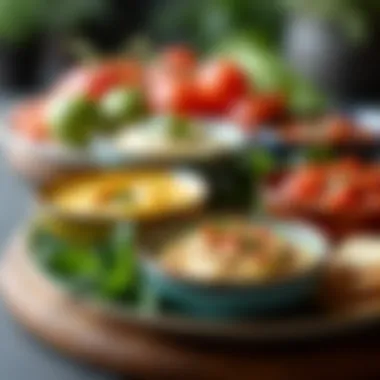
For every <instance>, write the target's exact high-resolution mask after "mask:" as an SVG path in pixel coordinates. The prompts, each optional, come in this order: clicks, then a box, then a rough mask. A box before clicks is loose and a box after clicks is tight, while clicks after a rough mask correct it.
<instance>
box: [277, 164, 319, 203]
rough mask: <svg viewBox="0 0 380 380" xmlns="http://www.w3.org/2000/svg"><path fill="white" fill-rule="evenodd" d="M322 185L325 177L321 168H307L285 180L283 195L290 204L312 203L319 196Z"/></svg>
mask: <svg viewBox="0 0 380 380" xmlns="http://www.w3.org/2000/svg"><path fill="white" fill-rule="evenodd" d="M324 185H325V175H324V171H323V170H322V168H320V167H308V168H304V169H302V170H301V171H300V172H298V173H296V174H294V175H292V176H290V177H289V178H288V179H287V180H285V183H284V185H283V193H284V196H285V198H286V199H287V200H289V201H291V202H297V203H305V202H314V201H316V200H317V199H318V198H319V197H320V196H321V194H322V191H323V187H324Z"/></svg>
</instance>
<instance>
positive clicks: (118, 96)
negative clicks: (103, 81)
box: [100, 88, 146, 126]
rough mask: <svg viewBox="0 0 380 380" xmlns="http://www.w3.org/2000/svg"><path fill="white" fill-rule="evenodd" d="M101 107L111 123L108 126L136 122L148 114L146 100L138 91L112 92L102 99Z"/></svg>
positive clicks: (120, 90)
mask: <svg viewBox="0 0 380 380" xmlns="http://www.w3.org/2000/svg"><path fill="white" fill-rule="evenodd" d="M100 107H101V112H102V114H103V115H104V118H105V119H106V120H108V121H109V124H108V126H110V125H111V126H121V124H122V123H128V122H133V121H136V120H138V119H139V118H141V117H142V116H144V114H145V113H146V109H145V104H144V99H143V96H142V93H141V91H140V90H138V89H126V88H119V89H116V90H113V91H110V92H109V93H108V94H106V95H105V97H104V98H103V99H102V101H101V104H100Z"/></svg>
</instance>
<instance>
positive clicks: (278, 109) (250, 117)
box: [230, 94, 285, 130]
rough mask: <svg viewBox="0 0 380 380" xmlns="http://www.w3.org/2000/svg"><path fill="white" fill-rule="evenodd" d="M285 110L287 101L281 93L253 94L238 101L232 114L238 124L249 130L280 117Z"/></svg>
mask: <svg viewBox="0 0 380 380" xmlns="http://www.w3.org/2000/svg"><path fill="white" fill-rule="evenodd" d="M284 110H285V101H284V98H283V97H282V96H281V95H279V94H267V95H253V96H250V97H246V98H243V99H241V100H239V101H238V102H236V104H234V105H233V107H232V108H231V111H230V115H231V118H232V120H234V121H235V122H236V123H237V124H238V125H241V126H242V127H243V128H244V129H247V130H249V129H255V128H257V127H258V126H259V125H260V124H262V123H265V122H268V121H270V120H273V119H275V118H277V117H279V116H280V115H281V114H282V113H283V112H284Z"/></svg>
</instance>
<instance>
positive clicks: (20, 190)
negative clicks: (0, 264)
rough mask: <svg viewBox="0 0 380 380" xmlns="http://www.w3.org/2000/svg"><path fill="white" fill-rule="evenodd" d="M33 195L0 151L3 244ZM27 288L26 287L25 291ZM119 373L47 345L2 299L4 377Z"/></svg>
mask: <svg viewBox="0 0 380 380" xmlns="http://www.w3.org/2000/svg"><path fill="white" fill-rule="evenodd" d="M29 203H30V195H29V194H28V191H27V189H26V187H25V185H24V184H23V183H22V181H21V180H20V179H19V178H17V176H16V175H14V174H13V173H12V171H11V169H10V168H9V166H8V164H7V162H6V161H5V159H4V157H3V155H1V154H0V245H1V247H2V248H4V247H5V245H6V244H7V241H8V240H9V238H10V237H11V236H12V233H13V232H14V231H15V229H17V226H18V225H19V224H20V223H22V222H23V220H24V218H25V216H26V215H27V214H28V205H29ZM26 291H27V290H26ZM119 378H120V376H118V375H114V374H108V373H104V372H100V371H98V370H95V369H94V368H88V367H85V366H82V365H81V364H79V363H76V362H74V361H71V360H69V359H66V358H64V357H62V356H60V355H59V354H58V353H56V352H55V351H54V350H53V349H51V348H50V347H47V346H45V345H43V344H41V343H40V342H38V341H37V340H35V339H34V338H33V337H32V336H30V335H29V334H28V333H27V332H26V331H25V330H24V329H23V328H22V327H21V326H19V325H17V323H16V322H14V321H13V320H12V317H11V315H10V314H9V313H8V311H7V309H6V307H5V305H4V303H3V302H0V379H1V380H10V379H12V380H86V379H91V380H98V379H99V380H111V379H119Z"/></svg>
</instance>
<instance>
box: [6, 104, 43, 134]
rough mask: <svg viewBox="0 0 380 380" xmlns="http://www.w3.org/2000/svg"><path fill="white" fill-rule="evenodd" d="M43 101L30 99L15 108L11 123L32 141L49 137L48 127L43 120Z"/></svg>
mask: <svg viewBox="0 0 380 380" xmlns="http://www.w3.org/2000/svg"><path fill="white" fill-rule="evenodd" d="M44 106H45V102H44V101H43V100H37V101H32V102H29V103H26V104H23V105H21V106H19V107H18V108H16V109H15V112H14V113H13V115H12V121H11V122H12V125H13V127H14V128H15V129H16V131H17V132H19V133H20V134H21V135H22V136H23V137H26V138H28V139H30V140H33V141H43V140H46V139H48V137H49V128H48V125H47V123H46V121H45V114H44Z"/></svg>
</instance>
